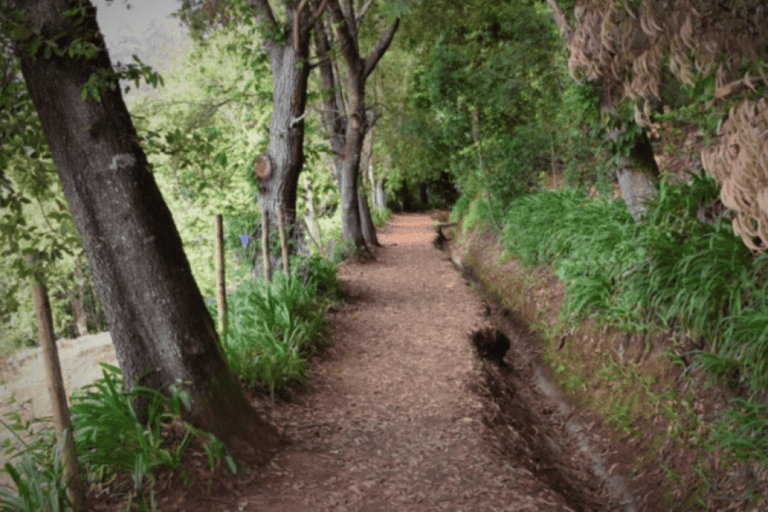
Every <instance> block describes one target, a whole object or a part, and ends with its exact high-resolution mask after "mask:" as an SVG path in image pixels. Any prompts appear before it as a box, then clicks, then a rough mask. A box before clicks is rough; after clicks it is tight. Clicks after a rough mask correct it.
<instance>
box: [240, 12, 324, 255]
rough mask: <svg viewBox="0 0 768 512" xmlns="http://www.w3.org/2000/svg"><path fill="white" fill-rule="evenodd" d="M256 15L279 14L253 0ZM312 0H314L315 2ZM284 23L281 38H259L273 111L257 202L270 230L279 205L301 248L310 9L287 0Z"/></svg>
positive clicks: (268, 18)
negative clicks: (300, 193)
mask: <svg viewBox="0 0 768 512" xmlns="http://www.w3.org/2000/svg"><path fill="white" fill-rule="evenodd" d="M250 3H251V4H252V5H253V6H254V7H255V8H256V10H257V12H258V15H257V19H256V23H257V24H268V25H271V26H272V27H273V28H274V29H276V30H277V29H280V27H279V23H278V20H277V19H276V18H275V15H274V13H273V12H272V9H271V7H270V5H269V2H268V1H267V0H251V1H250ZM313 3H315V2H313ZM286 4H287V5H286V18H287V19H286V24H287V26H289V27H290V31H289V33H288V36H287V38H286V39H287V40H286V42H284V43H279V42H277V41H276V40H275V38H274V37H273V36H272V35H265V36H264V37H263V38H262V44H263V46H264V48H265V49H266V51H267V55H268V56H269V62H270V66H271V68H272V83H273V85H274V91H273V96H272V101H273V112H272V120H271V122H270V125H269V147H268V148H267V152H266V154H265V155H264V156H265V157H266V159H267V161H268V162H269V166H268V167H266V169H268V173H266V174H264V173H262V174H261V175H259V176H257V183H258V187H259V189H258V197H257V200H258V202H259V208H260V209H261V210H262V211H267V212H269V215H268V218H269V221H270V222H269V231H270V232H273V231H275V230H276V229H277V219H278V215H277V208H278V206H280V207H282V210H283V221H284V225H285V229H286V233H287V235H288V239H289V240H291V241H292V243H290V244H289V248H290V251H291V253H294V254H295V253H296V252H298V250H299V249H300V242H301V241H302V236H301V230H300V229H299V227H298V226H297V224H296V196H297V189H298V184H299V174H300V173H301V170H302V167H303V166H304V118H305V115H306V114H305V111H304V110H305V107H306V103H307V79H308V77H309V71H310V66H309V41H310V38H309V34H310V30H311V27H312V25H313V24H314V19H315V18H316V16H317V15H318V12H315V13H314V14H313V13H311V12H310V10H309V9H308V8H307V2H305V1H302V2H298V1H295V0H293V1H291V2H286Z"/></svg>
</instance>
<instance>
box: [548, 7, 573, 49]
mask: <svg viewBox="0 0 768 512" xmlns="http://www.w3.org/2000/svg"><path fill="white" fill-rule="evenodd" d="M546 2H547V5H548V6H549V8H550V9H552V17H553V18H554V19H555V23H556V24H557V27H558V28H559V29H560V37H562V38H563V40H564V41H566V42H567V41H568V40H569V39H570V38H571V34H572V33H573V31H572V30H571V27H570V25H568V18H566V17H565V13H564V12H563V10H562V9H561V8H560V4H558V3H557V0H546Z"/></svg>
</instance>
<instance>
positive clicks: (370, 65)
mask: <svg viewBox="0 0 768 512" xmlns="http://www.w3.org/2000/svg"><path fill="white" fill-rule="evenodd" d="M399 25H400V18H397V19H396V20H395V22H394V23H393V24H392V26H391V27H389V28H388V29H387V31H386V32H384V33H383V34H381V37H380V38H379V40H378V42H377V43H376V46H374V47H373V49H372V50H371V51H370V53H368V56H366V57H365V66H364V68H363V69H364V71H363V79H364V80H365V79H367V78H368V76H369V75H370V74H371V73H372V72H373V70H374V69H375V68H376V64H378V63H379V60H380V59H381V56H382V55H384V52H386V51H387V48H389V44H390V43H391V42H392V38H393V37H394V36H395V32H396V31H397V27H398V26H399Z"/></svg>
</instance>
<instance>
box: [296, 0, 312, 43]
mask: <svg viewBox="0 0 768 512" xmlns="http://www.w3.org/2000/svg"><path fill="white" fill-rule="evenodd" d="M308 1H309V0H301V2H300V3H299V6H298V7H297V8H296V14H294V16H293V48H294V49H295V50H296V51H298V50H299V35H300V34H301V32H300V31H301V11H303V10H304V7H306V6H307V2H308Z"/></svg>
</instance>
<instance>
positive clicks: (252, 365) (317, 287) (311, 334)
mask: <svg viewBox="0 0 768 512" xmlns="http://www.w3.org/2000/svg"><path fill="white" fill-rule="evenodd" d="M340 297H341V288H340V287H339V284H338V281H337V279H336V266H335V264H334V263H333V262H332V261H329V260H326V259H324V258H322V257H320V256H317V255H313V256H311V257H309V258H307V257H304V256H296V257H294V259H293V260H292V265H291V273H290V274H288V275H285V274H284V273H282V272H275V273H274V275H273V277H272V281H271V282H270V283H266V282H265V281H264V280H262V279H259V280H257V281H246V282H244V283H243V284H242V285H240V287H239V288H238V289H237V290H236V291H235V292H234V293H233V294H232V295H230V298H228V318H229V321H228V323H229V325H228V331H227V333H226V334H225V335H224V336H223V346H224V352H225V354H226V356H227V360H228V361H229V364H230V367H231V368H232V370H233V371H234V372H235V373H236V374H237V375H239V376H240V377H241V378H243V379H244V380H245V381H246V382H248V384H249V385H251V386H255V387H260V388H264V389H266V390H269V392H270V395H271V397H272V398H273V399H274V397H275V395H276V394H278V395H280V396H288V395H289V394H290V390H291V389H292V388H293V387H295V386H297V385H301V384H304V383H305V382H306V379H307V375H306V371H307V360H306V359H307V356H309V355H310V354H311V353H312V352H313V351H314V350H316V349H319V348H322V346H323V343H324V334H325V332H324V327H325V304H326V303H327V302H328V301H334V300H338V299H339V298H340ZM208 309H209V312H210V313H211V315H212V317H213V318H215V317H216V316H215V315H216V305H215V304H214V303H213V302H212V300H210V301H209V306H208Z"/></svg>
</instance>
